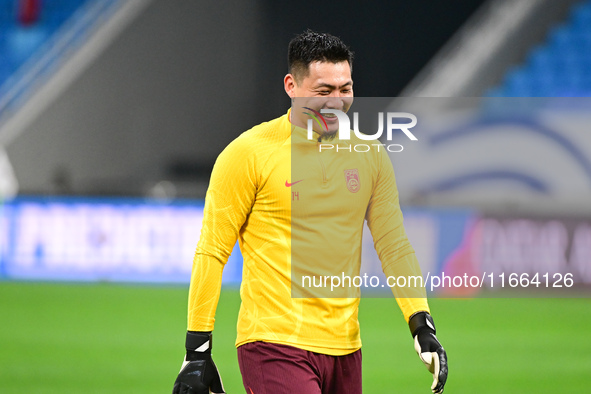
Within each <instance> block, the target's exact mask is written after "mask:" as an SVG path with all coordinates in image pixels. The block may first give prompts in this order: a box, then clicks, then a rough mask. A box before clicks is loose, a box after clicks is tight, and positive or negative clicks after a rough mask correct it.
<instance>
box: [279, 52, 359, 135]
mask: <svg viewBox="0 0 591 394" xmlns="http://www.w3.org/2000/svg"><path fill="white" fill-rule="evenodd" d="M298 81H299V83H298ZM298 81H296V79H295V77H294V76H293V75H292V74H287V75H286V76H285V80H284V84H285V91H286V92H287V94H288V95H289V97H290V98H291V99H292V109H291V119H290V121H291V123H292V124H294V125H296V126H299V127H302V128H307V125H308V119H313V117H312V116H311V115H310V114H314V111H316V113H315V116H316V118H320V117H319V115H318V113H319V112H320V110H321V109H338V110H341V111H343V112H347V111H348V110H349V107H350V106H351V104H352V103H353V80H352V79H351V67H350V66H349V62H347V61H343V62H338V63H332V62H312V63H310V65H309V66H308V74H307V75H305V76H300V77H299V79H298ZM311 110H313V111H311ZM322 118H324V119H320V122H317V121H313V125H314V131H316V132H317V133H319V134H321V135H323V137H326V136H328V135H334V134H335V133H336V132H337V131H338V128H339V122H338V119H337V117H336V116H335V115H333V114H322Z"/></svg>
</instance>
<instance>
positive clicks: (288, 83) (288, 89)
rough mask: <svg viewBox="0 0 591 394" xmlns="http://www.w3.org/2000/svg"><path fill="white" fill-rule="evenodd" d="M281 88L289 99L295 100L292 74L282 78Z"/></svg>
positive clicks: (294, 84) (294, 83)
mask: <svg viewBox="0 0 591 394" xmlns="http://www.w3.org/2000/svg"><path fill="white" fill-rule="evenodd" d="M283 87H284V88H285V93H287V95H288V96H289V98H292V99H293V98H295V87H296V81H295V78H294V76H293V75H292V74H287V75H286V76H285V78H283Z"/></svg>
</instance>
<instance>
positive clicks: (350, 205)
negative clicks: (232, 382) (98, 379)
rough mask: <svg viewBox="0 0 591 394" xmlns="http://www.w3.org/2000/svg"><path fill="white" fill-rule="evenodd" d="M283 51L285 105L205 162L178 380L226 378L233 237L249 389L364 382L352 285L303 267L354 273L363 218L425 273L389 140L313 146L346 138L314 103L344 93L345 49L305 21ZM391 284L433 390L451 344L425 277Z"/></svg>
mask: <svg viewBox="0 0 591 394" xmlns="http://www.w3.org/2000/svg"><path fill="white" fill-rule="evenodd" d="M288 61H289V74H287V76H286V77H285V78H284V87H285V91H286V93H287V94H288V96H289V97H290V98H291V99H292V108H291V109H290V111H288V112H287V113H286V114H285V115H283V116H281V117H280V118H277V119H274V120H271V121H269V122H266V123H263V124H260V125H258V126H255V127H254V128H252V129H251V130H248V131H246V132H244V133H243V134H241V135H240V136H239V137H238V138H237V139H236V140H234V141H233V142H232V143H231V144H230V145H228V147H227V148H226V149H224V151H223V152H222V153H221V154H220V156H219V157H218V159H217V161H216V164H215V166H214V169H213V172H212V175H211V179H210V185H209V188H208V191H207V196H206V200H205V208H204V218H203V227H202V230H201V237H200V239H199V243H198V245H197V251H196V253H195V258H194V262H193V272H192V277H191V286H190V290H189V313H188V332H187V337H186V349H187V353H186V357H185V361H184V363H183V366H182V368H181V371H180V373H179V375H178V377H177V380H176V382H175V385H174V389H173V393H200V394H201V393H203V394H206V393H208V392H209V391H210V390H211V392H213V393H223V392H224V388H223V385H222V382H221V379H220V375H219V373H218V370H217V368H216V366H215V364H214V363H213V360H212V357H211V350H212V330H213V328H214V315H215V310H216V307H217V303H218V299H219V294H220V288H221V278H222V270H223V267H224V265H225V263H226V262H227V260H228V257H229V255H230V252H231V251H232V249H233V247H234V244H235V242H236V240H238V241H239V243H240V250H241V253H242V255H243V260H244V267H243V280H242V284H241V289H240V295H241V300H242V304H241V307H240V312H239V316H238V337H237V339H236V346H237V347H238V361H239V365H240V370H241V373H242V379H243V383H244V388H245V390H246V392H247V393H248V394H259V393H274V394H282V393H285V394H288V393H289V394H291V393H305V394H320V393H323V394H329V393H352V394H356V393H361V392H362V388H361V340H360V335H359V322H358V320H357V314H358V307H359V293H358V288H353V289H351V286H349V288H342V289H341V290H342V291H344V292H341V293H338V292H337V293H334V292H333V289H332V288H331V289H328V288H324V289H320V290H318V289H316V291H312V290H311V289H309V288H305V287H304V286H303V285H304V283H303V282H302V278H303V277H305V276H314V275H323V277H324V278H326V277H327V275H324V274H330V275H332V274H335V275H340V274H342V277H343V278H345V277H348V276H355V275H359V274H360V256H361V251H360V248H361V236H362V228H363V223H364V221H367V223H368V226H369V228H370V230H371V232H372V235H373V237H374V245H375V248H376V250H377V252H378V255H379V256H380V260H381V262H382V266H383V269H384V272H385V273H386V274H387V275H420V268H419V266H418V263H417V260H416V257H415V253H414V250H413V249H412V247H411V246H410V244H409V242H408V239H407V237H406V234H405V232H404V227H403V225H402V214H401V213H400V207H399V204H398V192H397V189H396V183H395V180H394V171H393V169H392V165H391V163H390V161H389V159H388V156H387V154H386V153H385V152H384V150H382V151H381V152H379V151H375V152H372V153H371V154H362V155H355V154H353V155H350V156H345V155H337V154H336V153H335V152H332V151H331V152H319V151H318V149H317V144H320V143H321V142H322V141H324V140H335V143H337V144H344V145H343V147H346V145H347V143H346V142H343V141H338V138H336V134H337V130H338V126H339V124H338V118H337V117H336V116H330V115H327V114H322V115H321V113H320V111H322V110H323V109H324V110H326V109H329V110H330V109H334V110H340V111H343V112H346V111H347V110H348V109H349V107H350V106H351V104H352V100H353V80H352V76H351V70H352V64H353V63H352V62H353V54H352V52H351V51H350V50H349V48H348V47H347V46H346V45H345V44H344V43H343V42H342V41H341V40H340V39H339V38H337V37H334V36H332V35H329V34H320V33H315V32H312V31H306V32H304V33H303V34H301V35H299V36H297V37H295V38H294V39H293V40H292V41H291V42H290V44H289V56H288ZM312 115H314V117H316V120H317V123H315V125H314V130H313V134H314V138H312V139H309V138H307V130H306V127H307V124H308V120H309V119H311V118H312ZM317 115H319V116H320V117H317ZM304 274H306V275H304ZM329 290H330V291H329ZM393 291H394V295H395V296H396V300H397V302H398V304H399V306H400V308H401V310H402V312H403V315H404V318H405V319H406V321H407V322H408V324H409V327H410V330H411V333H412V336H413V338H414V342H415V349H416V350H417V352H418V353H419V357H420V358H421V360H422V361H423V362H424V363H425V365H426V366H427V368H428V369H429V370H430V371H431V373H432V374H433V378H434V381H433V385H432V390H433V391H434V392H436V393H440V392H442V391H443V387H444V384H445V381H446V378H447V358H446V354H445V350H443V347H442V346H441V344H440V343H439V341H438V340H437V338H436V337H435V326H434V323H433V319H432V318H431V316H430V314H429V306H428V303H427V299H426V296H425V293H424V290H423V289H422V288H421V289H419V290H418V291H417V289H412V290H408V291H405V290H403V289H395V290H394V289H393ZM385 340H387V339H385Z"/></svg>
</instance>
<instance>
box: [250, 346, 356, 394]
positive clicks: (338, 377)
mask: <svg viewBox="0 0 591 394" xmlns="http://www.w3.org/2000/svg"><path fill="white" fill-rule="evenodd" d="M238 365H240V372H241V373H242V382H243V383H244V388H245V389H246V392H247V394H294V393H298V394H333V393H335V394H336V393H338V394H360V393H361V350H357V351H356V352H354V353H351V354H347V355H345V356H329V355H326V354H319V353H314V352H309V351H307V350H303V349H299V348H296V347H292V346H287V345H279V344H275V343H269V342H251V343H247V344H244V345H242V346H240V347H238Z"/></svg>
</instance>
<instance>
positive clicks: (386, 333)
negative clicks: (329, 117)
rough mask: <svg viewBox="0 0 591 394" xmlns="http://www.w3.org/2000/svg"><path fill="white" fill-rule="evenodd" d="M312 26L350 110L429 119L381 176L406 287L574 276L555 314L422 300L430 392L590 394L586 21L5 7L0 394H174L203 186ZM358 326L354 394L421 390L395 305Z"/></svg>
mask: <svg viewBox="0 0 591 394" xmlns="http://www.w3.org/2000/svg"><path fill="white" fill-rule="evenodd" d="M306 28H312V29H315V30H320V31H327V32H331V33H332V34H335V35H338V36H340V37H341V38H342V39H343V40H344V41H345V42H347V43H348V44H350V45H351V47H352V48H353V50H354V51H355V53H356V60H355V70H354V79H355V92H356V95H357V96H364V97H391V98H392V100H391V101H392V103H391V104H392V105H393V106H398V107H401V108H412V109H413V111H417V113H418V114H419V119H421V116H420V115H421V114H422V113H423V112H424V113H426V115H425V119H429V120H430V121H427V122H424V123H423V124H422V125H421V127H420V131H419V132H417V136H418V137H419V142H418V143H416V144H414V145H413V144H408V146H407V145H405V151H404V152H403V153H401V154H395V155H393V157H392V158H393V163H394V166H395V168H396V174H397V178H398V186H399V189H400V198H401V203H402V205H403V210H404V212H405V225H406V227H407V231H408V234H409V237H410V238H411V241H412V243H413V245H414V246H415V249H416V250H417V254H418V256H419V259H420V260H421V264H422V266H423V270H424V271H429V272H432V273H441V272H447V273H450V274H453V273H461V272H472V273H479V272H483V271H487V272H495V273H503V272H505V273H510V272H519V273H529V274H532V275H533V274H534V273H535V272H542V273H543V272H549V273H551V274H552V275H554V274H559V275H564V274H566V273H572V274H573V276H574V284H575V286H574V287H575V288H576V292H573V293H569V296H570V297H571V298H564V296H563V295H562V294H561V296H560V297H557V294H558V293H555V292H554V290H553V289H549V290H548V291H546V292H543V294H542V293H536V292H535V291H534V292H529V293H525V294H522V295H521V296H520V297H516V296H514V297H512V298H509V297H498V293H493V292H491V289H488V291H487V292H485V293H484V294H474V293H470V294H459V295H457V294H456V296H460V295H461V296H463V298H438V297H433V299H432V300H431V305H432V311H433V314H434V315H435V317H436V321H437V323H438V327H439V331H440V333H439V336H440V339H441V341H442V342H443V344H444V346H445V347H446V348H447V349H448V354H449V358H450V367H451V372H450V380H449V384H448V386H447V391H449V392H458V393H472V392H479V393H500V392H503V393H505V392H515V393H525V392H536V393H540V392H552V393H554V392H572V393H584V392H588V391H589V389H588V386H589V385H588V378H589V376H591V340H589V339H588V338H587V335H586V334H587V333H588V332H590V330H591V316H590V314H589V313H588V311H589V310H590V307H591V302H590V301H589V298H588V295H589V287H591V129H590V127H589V125H590V124H591V99H590V97H591V1H590V0H488V1H481V0H456V1H453V2H432V1H427V0H419V1H413V2H408V1H402V0H396V1H390V2H379V1H375V2H374V1H369V2H364V3H363V4H360V3H359V2H353V1H343V2H339V3H338V5H337V4H325V3H319V2H312V1H308V0H305V1H298V2H286V3H283V2H275V1H270V0H252V1H229V0H222V1H217V2H206V1H182V0H0V195H1V196H2V200H3V204H2V205H1V208H0V321H1V322H2V324H0V392H1V393H22V392H36V393H54V392H60V393H64V392H72V393H75V392H90V393H122V392H125V393H135V392H138V393H139V392H142V393H149V392H153V393H160V392H167V391H170V389H171V387H172V382H173V380H174V378H175V377H176V373H177V371H178V368H179V367H180V362H181V359H182V355H183V344H184V331H185V318H186V297H187V288H188V280H189V275H190V269H191V261H192V254H193V251H194V248H195V245H196V242H197V239H198V236H199V231H200V224H201V223H200V222H201V220H200V219H201V216H202V209H203V198H204V195H205V190H206V188H207V183H208V177H209V173H210V171H211V167H212V165H213V162H214V160H215V158H216V156H217V154H218V153H219V152H220V151H221V150H222V149H223V147H224V146H225V145H227V143H229V142H230V141H231V140H232V139H234V138H235V137H236V136H238V135H239V134H240V133H241V132H242V131H244V130H246V129H248V128H250V127H252V126H253V125H255V124H258V123H260V122H262V121H265V120H268V119H271V118H274V117H277V116H280V115H281V114H283V113H284V112H285V111H286V109H287V108H288V106H289V100H288V99H287V97H286V96H285V93H284V92H283V87H282V85H281V80H282V78H283V76H284V74H285V73H286V46H287V43H288V42H289V40H290V39H291V38H292V37H293V36H294V35H295V34H297V33H299V32H301V31H303V30H304V29H306ZM433 114H435V115H433ZM367 242H368V247H367V248H365V249H366V251H369V252H371V250H372V247H371V240H370V239H368V240H367ZM369 252H368V255H366V256H364V259H366V260H367V259H369V260H371V259H372V258H374V257H372V256H371V253H369ZM240 263H241V259H240V256H239V253H238V252H237V251H236V252H235V253H233V254H232V257H231V259H230V261H229V263H228V265H227V267H226V270H225V272H224V283H225V285H224V289H223V291H222V298H221V301H220V307H219V308H218V314H217V320H216V346H215V350H214V355H215V359H216V362H217V364H218V366H219V367H220V369H221V370H222V377H223V379H224V382H225V384H226V388H227V390H228V392H230V393H233V392H242V387H241V381H240V376H239V372H238V367H237V361H236V355H235V349H234V347H233V341H234V338H235V325H236V315H237V310H238V305H239V296H238V290H237V288H238V285H239V282H240V274H241V267H240V265H241V264H240ZM493 290H494V289H493ZM466 295H468V296H470V297H473V298H466V297H465V296H466ZM479 295H481V296H482V295H484V296H483V297H478V296H479ZM360 320H361V325H362V335H363V342H364V348H363V349H364V387H365V390H366V391H367V392H372V393H374V392H375V393H389V392H393V391H398V392H407V393H415V392H416V393H419V392H428V391H427V390H428V385H429V384H430V382H429V380H430V379H429V376H428V374H427V373H426V372H425V371H424V368H423V367H422V366H421V365H420V362H419V361H418V360H417V359H416V355H415V354H414V350H413V348H412V343H411V341H410V337H409V335H408V332H407V331H408V329H407V327H406V325H405V324H404V321H403V319H402V317H401V315H400V312H399V311H398V309H397V307H396V305H395V302H394V301H393V300H392V299H389V298H364V299H363V300H362V307H361V311H360Z"/></svg>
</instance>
